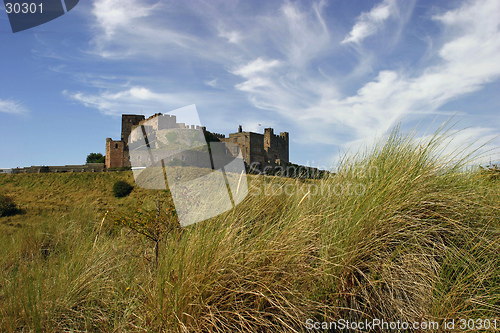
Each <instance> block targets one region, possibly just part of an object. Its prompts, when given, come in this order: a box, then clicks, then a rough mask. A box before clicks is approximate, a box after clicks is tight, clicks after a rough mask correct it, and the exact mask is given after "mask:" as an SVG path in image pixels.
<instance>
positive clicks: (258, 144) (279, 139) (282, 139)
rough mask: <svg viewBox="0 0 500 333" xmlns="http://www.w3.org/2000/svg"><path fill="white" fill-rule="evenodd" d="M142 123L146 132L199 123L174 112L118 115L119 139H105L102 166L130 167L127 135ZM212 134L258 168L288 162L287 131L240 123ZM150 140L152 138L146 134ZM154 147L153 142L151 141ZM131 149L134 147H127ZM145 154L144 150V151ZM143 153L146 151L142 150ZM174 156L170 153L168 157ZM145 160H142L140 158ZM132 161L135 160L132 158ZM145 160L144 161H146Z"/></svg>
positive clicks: (134, 140)
mask: <svg viewBox="0 0 500 333" xmlns="http://www.w3.org/2000/svg"><path fill="white" fill-rule="evenodd" d="M141 125H142V126H144V132H146V135H147V134H148V133H154V132H155V131H157V130H161V129H171V128H186V129H189V128H191V129H199V128H200V127H199V126H194V125H191V126H190V125H186V124H184V123H177V119H176V117H175V116H171V115H162V114H161V113H157V114H155V115H153V116H151V117H149V118H147V119H146V118H145V117H144V116H142V115H122V139H121V140H120V141H115V140H112V139H111V138H107V139H106V163H105V165H106V168H117V167H130V166H131V163H130V158H129V142H128V140H129V136H130V134H131V133H132V131H133V129H134V128H136V127H137V126H141ZM202 129H203V131H204V132H206V128H205V127H202ZM144 132H143V131H141V132H139V133H134V136H133V137H131V138H130V139H131V143H132V146H133V142H136V141H137V140H139V139H141V136H143V135H144ZM210 134H211V135H212V137H214V138H216V139H217V140H220V141H222V142H228V143H232V144H237V145H238V147H239V148H236V147H233V148H232V149H231V154H232V155H233V156H237V155H238V154H239V152H240V151H241V153H242V155H243V160H244V161H245V163H246V164H247V165H251V164H252V163H254V164H255V163H258V165H260V167H261V168H264V167H266V166H277V165H282V166H284V165H286V164H287V163H288V162H289V137H288V132H281V133H280V134H279V135H275V134H274V131H273V129H272V128H266V129H264V134H259V133H253V132H243V129H242V127H241V125H240V126H239V128H238V132H237V133H230V134H229V137H226V136H225V135H224V134H219V133H210ZM148 139H150V141H153V140H152V138H150V137H149V135H148ZM152 147H154V145H152ZM131 149H134V148H131ZM144 154H146V153H144ZM146 155H147V154H146ZM146 155H145V156H143V157H142V154H140V156H141V158H144V159H147V158H149V159H151V156H146ZM188 155H189V154H187V153H186V154H184V157H182V155H181V157H182V158H184V159H191V158H194V157H193V156H194V155H196V154H194V155H193V154H191V155H193V156H191V155H190V156H189V157H188ZM172 158H174V157H172ZM143 161H146V160H143ZM134 162H135V161H134ZM146 164H147V163H146Z"/></svg>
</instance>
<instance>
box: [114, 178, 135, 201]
mask: <svg viewBox="0 0 500 333" xmlns="http://www.w3.org/2000/svg"><path fill="white" fill-rule="evenodd" d="M132 190H133V187H132V185H130V184H129V183H127V182H126V181H124V180H119V181H117V182H116V183H115V184H114V185H113V195H114V196H115V197H117V198H123V197H126V196H127V195H129V194H130V192H132Z"/></svg>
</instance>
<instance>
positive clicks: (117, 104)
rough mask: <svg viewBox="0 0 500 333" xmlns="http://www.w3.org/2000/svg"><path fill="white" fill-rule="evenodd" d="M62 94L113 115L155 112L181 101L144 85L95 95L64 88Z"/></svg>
mask: <svg viewBox="0 0 500 333" xmlns="http://www.w3.org/2000/svg"><path fill="white" fill-rule="evenodd" d="M63 94H64V95H66V96H67V97H69V98H70V99H72V100H74V101H77V102H80V103H82V104H83V105H85V106H86V107H90V108H95V109H98V110H99V111H101V112H102V113H103V114H107V115H115V116H116V115H120V114H122V113H130V112H131V113H138V112H139V111H140V110H141V112H142V113H144V112H146V113H151V112H152V113H155V112H158V110H162V109H163V108H164V107H165V105H182V103H183V101H182V98H181V97H180V96H179V95H173V94H166V93H164V94H160V93H155V92H152V91H151V90H149V89H147V88H144V87H131V88H130V89H127V90H122V91H118V92H114V93H113V92H110V91H101V92H100V93H99V94H97V95H96V94H86V93H82V92H76V93H71V92H68V91H66V90H65V91H63ZM186 102H187V101H186Z"/></svg>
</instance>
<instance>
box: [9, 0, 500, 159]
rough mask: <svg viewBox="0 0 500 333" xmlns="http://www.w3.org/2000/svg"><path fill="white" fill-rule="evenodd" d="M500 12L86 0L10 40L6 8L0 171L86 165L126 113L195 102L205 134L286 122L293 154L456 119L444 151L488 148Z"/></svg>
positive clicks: (496, 120)
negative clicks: (470, 145) (472, 146)
mask: <svg viewBox="0 0 500 333" xmlns="http://www.w3.org/2000/svg"><path fill="white" fill-rule="evenodd" d="M499 13H500V2H499V1H498V0H474V1H439V2H438V1H408V0H405V1H401V0H400V1H398V0H383V1H353V0H349V1H347V0H344V1H340V0H330V1H224V0H221V1H212V0H211V1H171V2H170V1H164V0H160V1H158V0H155V1H152V0H88V1H80V3H79V5H78V6H76V7H75V8H74V9H73V10H72V11H71V12H69V13H68V14H66V15H63V16H61V17H59V18H58V19H56V20H54V21H51V22H48V23H46V24H44V25H41V26H39V27H35V28H33V29H30V30H26V31H23V32H19V33H16V34H13V33H12V31H11V29H10V25H9V22H8V19H7V14H6V13H5V11H4V10H3V8H2V10H0V45H1V46H0V54H1V61H0V140H1V141H0V142H1V144H0V167H17V166H20V167H22V166H30V165H64V164H82V163H84V162H85V157H86V156H87V154H88V153H90V152H101V153H104V150H105V139H106V138H107V137H111V138H114V139H119V138H120V116H121V114H122V113H135V114H145V115H146V116H149V115H151V114H153V113H155V112H168V111H171V110H174V109H177V108H180V107H183V106H187V105H191V104H196V107H197V109H198V112H199V114H200V119H201V122H202V124H204V125H206V126H207V128H208V129H209V130H211V131H213V132H218V133H225V134H228V133H230V132H235V131H236V130H237V128H238V125H239V124H241V125H243V129H244V130H249V131H256V132H261V133H262V132H263V129H264V127H273V128H274V129H275V132H280V131H288V132H289V133H290V139H291V142H290V159H291V161H292V162H295V163H300V164H313V165H315V166H326V165H328V164H329V163H331V162H332V161H335V160H336V159H337V158H338V156H339V153H341V152H344V151H346V150H352V151H356V150H357V149H358V148H359V147H361V146H364V145H366V144H368V145H369V144H371V143H372V142H373V141H374V140H375V138H377V137H380V136H383V135H385V134H387V132H388V131H390V129H391V128H393V127H394V126H395V125H396V124H398V123H399V122H401V124H402V128H403V129H405V130H407V129H411V128H414V127H415V126H418V128H420V129H421V130H420V134H421V135H425V131H426V130H429V131H432V130H433V129H434V128H436V127H437V126H439V125H440V124H441V123H442V122H443V121H445V120H446V119H448V118H449V117H450V116H454V118H453V119H454V121H458V122H459V123H458V125H456V127H455V130H456V131H457V132H456V133H455V136H454V141H453V142H452V143H451V146H450V150H452V148H454V147H459V146H462V145H465V144H468V143H470V142H474V141H476V140H478V141H476V144H482V143H483V142H486V141H488V140H492V141H490V142H489V143H488V144H487V145H486V146H485V149H490V148H491V149H495V148H496V147H498V146H500V144H499V143H500V142H499V140H498V139H497V138H496V137H497V136H498V135H499V134H500V133H499V132H500V131H499V128H500V117H499V112H498V111H499V105H500V94H499V91H500V80H499V79H500V15H498V14H499ZM259 124H260V125H261V126H259ZM459 130H461V131H459ZM499 156H500V155H499V153H498V151H493V152H492V155H491V156H488V157H486V159H487V160H489V159H492V160H499V159H500V157H499Z"/></svg>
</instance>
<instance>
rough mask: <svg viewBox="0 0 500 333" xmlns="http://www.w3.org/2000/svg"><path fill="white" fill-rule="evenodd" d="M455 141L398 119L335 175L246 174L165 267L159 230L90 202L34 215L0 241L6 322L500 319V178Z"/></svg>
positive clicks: (170, 251) (270, 324)
mask: <svg viewBox="0 0 500 333" xmlns="http://www.w3.org/2000/svg"><path fill="white" fill-rule="evenodd" d="M443 144H444V137H443V136H442V135H439V134H438V135H435V136H434V137H432V138H431V139H429V140H427V141H425V142H424V141H420V142H416V141H415V140H414V138H413V137H412V136H405V135H402V134H401V133H400V132H399V131H398V130H396V131H394V132H393V133H392V134H391V135H390V137H389V138H388V139H387V140H386V141H384V142H381V143H380V144H378V145H376V146H375V147H374V148H373V150H371V151H367V152H364V153H360V154H357V155H354V156H352V157H349V158H346V159H344V160H343V162H342V163H341V165H340V166H339V168H338V170H337V171H336V173H335V174H334V175H331V176H330V177H328V178H327V179H321V180H314V181H310V180H295V179H285V178H277V177H264V176H252V177H249V185H250V195H249V196H248V197H247V199H245V201H244V202H243V203H242V204H240V205H239V206H237V207H236V208H235V209H233V210H231V211H229V212H227V213H225V214H222V215H220V216H217V217H215V218H212V219H210V220H207V221H204V222H200V223H198V224H195V225H192V226H190V227H187V228H184V229H182V230H174V231H172V232H171V233H169V234H168V235H167V236H166V237H165V239H164V240H163V241H162V242H161V243H160V246H161V251H160V258H159V263H158V267H157V268H155V265H153V264H152V260H151V258H152V256H153V253H152V247H151V244H149V243H148V241H147V240H145V239H143V238H141V237H140V236H139V235H135V234H134V233H131V232H129V231H128V230H126V229H120V228H117V227H116V226H114V225H113V223H112V222H113V221H111V218H110V217H109V216H107V217H106V219H105V220H104V223H101V222H102V220H101V218H102V213H101V215H99V214H94V213H93V210H92V209H91V208H89V207H83V208H81V209H77V210H76V211H75V212H73V213H70V214H68V215H67V216H65V217H62V218H60V219H59V220H57V221H50V220H45V221H44V222H43V223H40V224H38V225H35V226H33V227H31V228H28V227H26V228H25V229H23V232H22V233H18V234H15V235H14V236H9V237H6V238H4V239H3V240H2V242H1V243H0V258H1V259H0V267H1V269H2V273H1V275H0V318H1V319H0V329H1V330H2V331H7V332H9V331H10V332H15V331H39V332H47V331H48V332H58V331H106V332H110V331H116V332H121V331H130V332H138V331H139V332H140V331H145V332H161V331H163V332H302V331H307V329H306V326H305V322H306V320H307V319H313V320H315V321H333V320H338V319H341V318H343V319H349V320H364V319H371V318H379V319H384V320H386V321H397V320H399V321H411V322H413V321H425V320H436V321H441V320H444V319H450V318H459V317H460V318H473V319H474V318H492V319H493V318H497V317H499V314H500V284H499V283H498V282H499V281H498V279H499V278H498V276H499V273H500V262H499V261H500V256H499V253H500V243H499V239H500V238H499V237H498V236H499V222H500V214H499V199H500V195H499V189H500V186H499V185H498V184H497V183H494V182H491V181H490V180H488V179H489V178H488V177H484V175H482V174H481V173H480V172H479V171H475V170H471V169H466V168H464V166H465V165H466V164H467V163H468V158H470V156H465V157H463V156H462V157H461V158H458V159H454V158H453V156H448V157H443V156H442V155H441V154H439V153H440V152H441V150H442V148H443ZM147 195H149V194H147ZM150 195H151V196H155V195H156V193H151V194H150ZM126 208H127V206H126V205H125V206H124V211H126Z"/></svg>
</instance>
